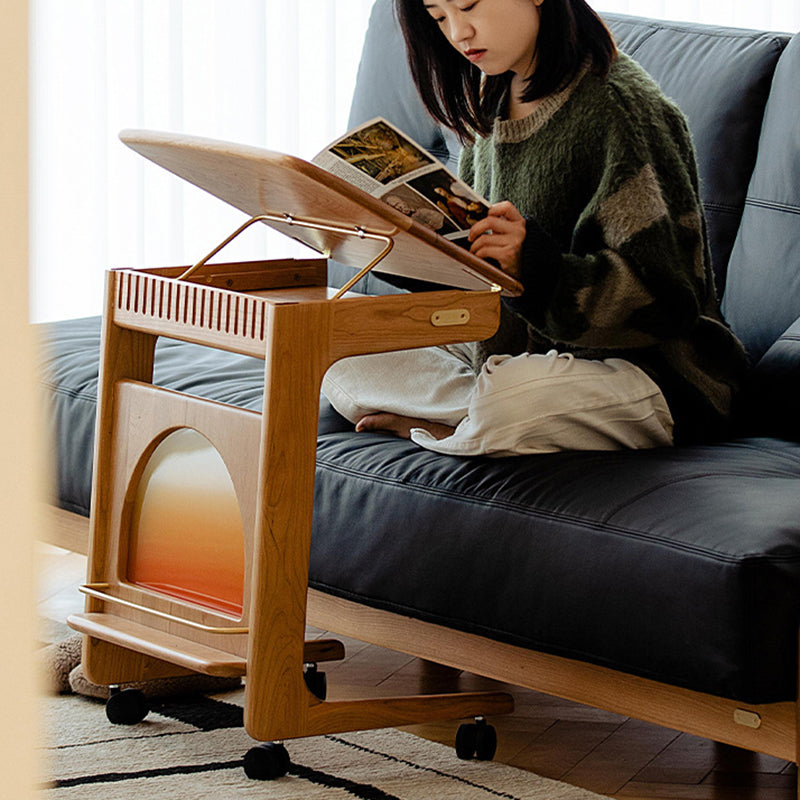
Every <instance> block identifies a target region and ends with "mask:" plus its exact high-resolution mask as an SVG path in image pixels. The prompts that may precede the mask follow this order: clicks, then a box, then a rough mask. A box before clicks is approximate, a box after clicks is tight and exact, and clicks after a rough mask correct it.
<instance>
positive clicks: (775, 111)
mask: <svg viewBox="0 0 800 800" xmlns="http://www.w3.org/2000/svg"><path fill="white" fill-rule="evenodd" d="M798 83H800V34H798V35H797V36H795V37H794V38H793V39H792V41H791V42H790V43H789V46H788V47H787V48H786V50H785V52H784V53H783V55H782V56H781V59H780V62H779V63H778V68H777V69H776V71H775V79H774V81H773V85H772V91H771V93H770V96H769V101H768V102H767V108H766V111H765V115H764V126H763V128H762V131H761V141H760V142H759V147H758V160H757V162H756V168H755V172H754V173H753V177H752V180H751V181H750V186H749V188H748V191H747V200H746V204H745V209H744V215H743V217H742V224H741V226H740V228H739V233H738V236H737V238H736V244H735V246H734V248H733V252H732V254H731V260H730V265H729V267H728V282H727V287H726V290H725V299H724V304H723V310H724V312H725V316H726V318H727V319H728V322H729V323H730V325H731V327H732V328H733V329H734V330H735V331H736V333H737V334H738V335H739V337H740V338H741V339H742V341H743V342H744V344H745V346H746V347H747V349H748V351H749V352H750V355H751V357H752V358H753V359H754V360H757V359H758V358H759V357H760V356H761V355H762V353H764V352H765V351H766V350H767V349H768V348H769V347H770V346H771V345H772V343H773V342H774V341H775V340H776V339H778V337H780V336H781V334H782V333H783V332H784V331H786V330H787V329H788V328H789V326H790V325H792V323H794V321H795V320H796V319H797V318H798V317H800V89H798ZM798 401H800V398H799V397H797V396H795V397H794V398H793V402H794V403H798Z"/></svg>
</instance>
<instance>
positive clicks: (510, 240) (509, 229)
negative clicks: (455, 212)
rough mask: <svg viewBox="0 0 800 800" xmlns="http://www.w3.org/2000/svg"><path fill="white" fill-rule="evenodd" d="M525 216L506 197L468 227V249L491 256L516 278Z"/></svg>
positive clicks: (518, 275) (523, 236)
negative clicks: (469, 243)
mask: <svg viewBox="0 0 800 800" xmlns="http://www.w3.org/2000/svg"><path fill="white" fill-rule="evenodd" d="M525 234H526V227H525V217H523V216H522V214H520V213H519V211H517V208H516V206H514V205H513V203H509V202H508V201H507V200H506V201H504V202H502V203H496V204H495V205H493V206H490V207H489V214H488V215H487V216H486V217H484V218H483V219H482V220H479V221H478V222H476V223H475V224H474V225H473V226H472V227H471V228H470V229H469V241H470V242H472V246H471V247H470V249H469V251H470V253H472V254H473V255H474V256H477V257H478V258H491V259H494V260H495V261H496V262H497V263H498V264H499V265H500V267H501V269H502V270H503V271H504V272H507V273H508V274H509V275H511V277H512V278H517V279H519V278H520V273H521V261H522V244H523V242H524V241H525Z"/></svg>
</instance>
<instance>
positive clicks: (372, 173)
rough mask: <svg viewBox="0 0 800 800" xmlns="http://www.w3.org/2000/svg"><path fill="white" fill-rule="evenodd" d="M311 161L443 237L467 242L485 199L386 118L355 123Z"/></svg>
mask: <svg viewBox="0 0 800 800" xmlns="http://www.w3.org/2000/svg"><path fill="white" fill-rule="evenodd" d="M312 160H313V162H314V163H315V164H316V165H317V166H319V167H322V168H323V169H325V170H327V171H328V172H331V173H333V174H334V175H337V176H338V177H340V178H343V179H344V180H346V181H348V182H349V183H352V184H353V185H354V186H358V188H359V189H362V190H363V191H365V192H368V193H369V194H371V195H372V196H373V197H378V198H380V199H381V200H383V201H384V202H385V203H388V204H389V205H390V206H392V207H393V208H396V209H397V210H398V211H401V212H402V213H403V214H405V215H406V216H408V217H411V218H412V219H413V220H414V221H415V222H418V223H420V224H421V225H425V226H426V227H428V228H431V229H432V230H434V231H436V233H438V234H439V235H441V236H444V237H445V238H446V239H450V240H452V241H454V242H456V243H458V244H463V245H464V246H467V247H468V246H469V245H468V243H467V242H466V237H467V233H468V231H469V229H470V228H471V227H472V225H474V224H475V223H476V222H477V221H478V220H479V219H482V218H483V217H485V216H486V214H487V212H488V210H489V204H488V203H487V202H486V201H485V200H484V199H483V198H482V197H480V196H479V195H477V194H475V192H473V191H472V189H471V188H470V187H469V186H468V185H467V184H465V183H464V182H463V181H460V180H459V179H458V178H457V177H456V176H455V175H453V174H452V173H451V172H449V171H448V170H447V169H445V167H444V166H442V164H441V162H440V161H439V160H438V159H437V158H436V157H435V156H432V155H431V154H430V153H429V152H427V151H426V150H425V148H424V147H421V146H420V145H418V144H417V143H416V142H415V141H413V140H412V139H410V138H409V137H408V136H406V135H405V134H404V133H403V132H402V131H400V130H399V129H398V128H396V127H395V126H394V125H392V124H391V123H389V122H387V121H386V120H385V119H381V118H376V119H372V120H370V121H369V122H365V123H364V124H363V125H360V126H358V127H357V128H354V129H353V130H351V131H349V132H348V133H346V134H345V135H344V136H343V137H341V138H340V139H337V140H336V141H335V142H333V143H332V144H330V145H328V147H326V148H325V149H324V150H323V151H322V152H321V153H319V154H318V155H316V156H315V157H314V158H313V159H312Z"/></svg>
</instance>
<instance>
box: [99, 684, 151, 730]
mask: <svg viewBox="0 0 800 800" xmlns="http://www.w3.org/2000/svg"><path fill="white" fill-rule="evenodd" d="M149 710H150V709H149V708H148V706H147V700H146V698H145V696H144V694H143V693H142V692H140V691H139V690H138V689H120V688H119V687H113V686H112V687H111V695H110V696H109V698H108V700H106V716H107V717H108V721H109V722H111V723H112V724H114V725H136V724H137V723H139V722H141V721H142V720H143V719H144V718H145V717H146V716H147V712H148V711H149Z"/></svg>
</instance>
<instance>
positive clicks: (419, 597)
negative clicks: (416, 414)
mask: <svg viewBox="0 0 800 800" xmlns="http://www.w3.org/2000/svg"><path fill="white" fill-rule="evenodd" d="M317 459H318V461H317V487H316V501H315V526H314V538H313V552H312V565H311V575H312V583H313V584H314V585H315V586H317V587H318V588H320V589H323V590H325V591H329V592H332V593H334V594H339V595H342V596H344V597H348V598H352V599H355V600H358V601H360V602H364V603H367V604H369V605H373V606H377V607H380V608H385V609H390V610H393V611H397V612H399V613H402V614H407V615H410V616H414V617H418V618H421V619H424V620H428V621H432V622H437V623H440V624H442V625H446V626H451V627H454V628H458V629H461V630H465V631H468V632H472V633H477V634H481V635H484V636H487V637H490V638H493V639H498V640H501V641H504V642H509V643H512V644H517V645H521V646H523V647H529V648H532V649H535V650H539V651H544V652H548V653H553V654H557V655H561V656H566V657H569V658H574V659H579V660H585V661H590V662H593V663H595V664H600V665H603V666H607V667H611V668H613V669H618V670H622V671H624V672H630V673H634V674H637V675H641V676H644V677H647V678H652V679H654V680H657V681H663V682H666V683H669V684H674V685H680V686H685V687H688V688H691V689H695V690H699V691H703V692H707V693H711V694H717V695H722V696H725V697H730V698H734V699H738V700H742V701H745V702H751V703H757V702H770V701H777V700H787V699H790V698H794V697H795V691H796V689H795V683H796V678H797V658H796V652H795V650H796V643H797V629H798V619H800V491H798V487H800V446H798V445H796V444H792V443H788V442H782V441H779V440H774V439H742V440H739V441H735V442H732V443H728V444H720V445H714V446H710V445H709V446H697V447H691V448H680V449H677V448H676V449H658V450H647V451H624V452H613V453H609V452H603V453H599V452H584V453H578V452H571V453H558V454H552V455H543V456H527V457H517V458H507V459H489V458H472V459H460V458H456V457H448V456H440V455H437V454H433V453H430V452H428V451H425V450H421V449H419V448H417V447H415V446H414V445H413V444H411V443H409V442H406V441H403V440H398V439H395V438H393V437H391V436H384V435H378V434H352V433H342V434H332V435H328V436H326V437H323V438H322V439H321V440H320V442H319V445H318V455H317ZM341 553H347V558H346V559H342V558H341V556H340V554H341Z"/></svg>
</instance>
